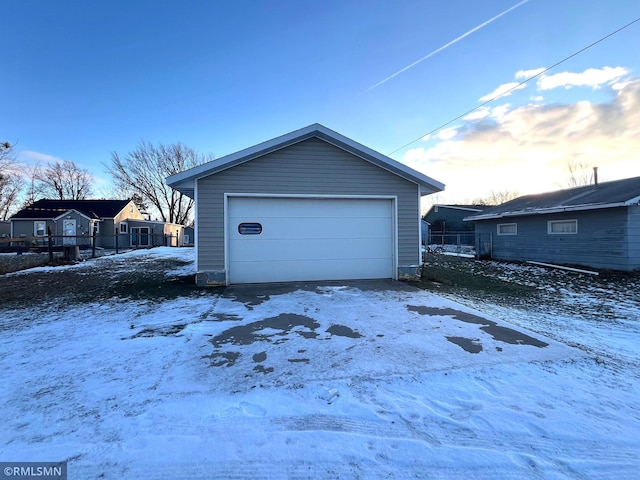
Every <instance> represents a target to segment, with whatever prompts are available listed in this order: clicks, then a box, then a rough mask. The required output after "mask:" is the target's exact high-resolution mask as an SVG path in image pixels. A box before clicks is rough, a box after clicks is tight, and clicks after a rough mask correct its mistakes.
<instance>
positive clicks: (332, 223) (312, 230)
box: [229, 216, 393, 241]
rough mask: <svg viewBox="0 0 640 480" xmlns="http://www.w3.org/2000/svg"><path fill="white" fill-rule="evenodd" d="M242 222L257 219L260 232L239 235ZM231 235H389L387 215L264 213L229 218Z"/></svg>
mask: <svg viewBox="0 0 640 480" xmlns="http://www.w3.org/2000/svg"><path fill="white" fill-rule="evenodd" d="M242 223H259V224H260V225H261V226H262V233H261V234H260V235H241V234H240V233H239V232H238V225H240V224H242ZM229 227H230V237H231V238H232V239H234V240H235V239H244V238H246V239H249V240H252V241H261V240H266V239H282V238H299V239H305V238H308V239H312V238H345V239H347V238H353V239H361V238H363V237H372V236H384V237H385V238H392V233H393V232H391V231H388V227H389V217H386V218H385V217H370V218H366V219H363V218H355V219H345V218H327V217H325V218H320V219H318V218H303V219H299V218H293V219H291V218H267V217H259V216H253V217H241V218H240V217H236V218H231V219H230V222H229Z"/></svg>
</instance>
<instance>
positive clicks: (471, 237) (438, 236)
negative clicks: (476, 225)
mask: <svg viewBox="0 0 640 480" xmlns="http://www.w3.org/2000/svg"><path fill="white" fill-rule="evenodd" d="M428 241H429V243H428V245H457V246H469V247H473V246H475V244H476V234H475V232H473V231H471V232H470V231H463V232H437V231H429V238H428Z"/></svg>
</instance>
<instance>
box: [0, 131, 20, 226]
mask: <svg viewBox="0 0 640 480" xmlns="http://www.w3.org/2000/svg"><path fill="white" fill-rule="evenodd" d="M20 171H21V165H20V163H19V162H17V161H16V159H15V154H14V152H13V145H11V144H10V143H9V142H3V143H0V220H6V219H7V218H9V217H10V216H11V215H12V214H13V213H14V210H16V209H17V208H18V206H19V199H20V194H21V192H22V189H23V187H24V180H23V178H22V175H21V174H20Z"/></svg>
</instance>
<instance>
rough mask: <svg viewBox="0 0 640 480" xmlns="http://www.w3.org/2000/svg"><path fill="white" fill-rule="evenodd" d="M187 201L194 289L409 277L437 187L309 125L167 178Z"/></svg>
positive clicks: (417, 260)
mask: <svg viewBox="0 0 640 480" xmlns="http://www.w3.org/2000/svg"><path fill="white" fill-rule="evenodd" d="M167 184H168V185H169V186H170V187H172V188H174V189H176V190H179V191H180V192H182V193H185V194H187V195H189V196H190V197H192V198H194V199H195V205H196V221H195V225H196V228H195V247H196V271H197V275H196V279H197V283H198V285H228V284H237V283H265V282H289V281H307V280H309V281H312V280H348V279H374V278H392V279H398V278H400V279H404V278H413V277H416V276H417V275H418V274H419V268H420V259H421V256H420V198H421V197H422V196H423V195H428V194H430V193H434V192H438V191H441V190H443V189H444V185H442V184H441V183H439V182H437V181H435V180H433V179H431V178H429V177H427V176H425V175H423V174H421V173H419V172H417V171H415V170H412V169H410V168H409V167H407V166H405V165H403V164H401V163H398V162H396V161H395V160H392V159H391V158H389V157H386V156H384V155H382V154H380V153H378V152H375V151H373V150H371V149H369V148H367V147H365V146H363V145H360V144H358V143H356V142H354V141H353V140H350V139H348V138H346V137H344V136H342V135H340V134H338V133H336V132H334V131H332V130H329V129H328V128H326V127H324V126H322V125H319V124H314V125H311V126H309V127H306V128H303V129H301V130H297V131H295V132H292V133H289V134H287V135H283V136H281V137H278V138H275V139H273V140H270V141H267V142H264V143H261V144H259V145H256V146H255V147H251V148H248V149H246V150H242V151H240V152H237V153H234V154H231V155H228V156H226V157H223V158H220V159H218V160H215V161H212V162H209V163H206V164H203V165H200V166H198V167H195V168H192V169H190V170H186V171H184V172H181V173H178V174H176V175H172V176H171V177H169V178H168V179H167Z"/></svg>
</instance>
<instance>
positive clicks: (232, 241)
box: [227, 197, 394, 283]
mask: <svg viewBox="0 0 640 480" xmlns="http://www.w3.org/2000/svg"><path fill="white" fill-rule="evenodd" d="M228 206H229V208H228V213H227V215H228V224H227V225H228V229H229V232H228V236H227V238H228V242H229V243H228V245H229V249H228V255H229V262H228V266H229V271H228V274H229V282H230V283H260V282H287V281H298V280H346V279H364V278H393V268H394V262H393V257H394V235H393V225H394V222H393V218H394V214H393V202H392V200H390V199H359V198H358V199H352V198H349V199H344V198H340V199H338V198H323V199H318V198H265V197H229V203H228Z"/></svg>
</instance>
